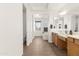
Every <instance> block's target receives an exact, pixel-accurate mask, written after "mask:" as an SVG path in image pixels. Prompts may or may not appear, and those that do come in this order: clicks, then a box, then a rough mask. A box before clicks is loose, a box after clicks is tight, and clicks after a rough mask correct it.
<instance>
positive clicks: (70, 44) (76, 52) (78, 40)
mask: <svg viewBox="0 0 79 59" xmlns="http://www.w3.org/2000/svg"><path fill="white" fill-rule="evenodd" d="M67 55H68V56H79V36H78V35H68V38H67Z"/></svg>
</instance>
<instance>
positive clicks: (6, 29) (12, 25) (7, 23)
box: [0, 4, 23, 55]
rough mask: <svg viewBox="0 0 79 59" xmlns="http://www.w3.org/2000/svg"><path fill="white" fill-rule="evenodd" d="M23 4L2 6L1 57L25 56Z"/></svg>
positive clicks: (0, 25)
mask: <svg viewBox="0 0 79 59" xmlns="http://www.w3.org/2000/svg"><path fill="white" fill-rule="evenodd" d="M22 16H23V15H22V4H0V55H22V54H23V17H22Z"/></svg>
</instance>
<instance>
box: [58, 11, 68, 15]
mask: <svg viewBox="0 0 79 59" xmlns="http://www.w3.org/2000/svg"><path fill="white" fill-rule="evenodd" d="M66 13H67V11H63V12H60V13H59V15H65V14H66Z"/></svg>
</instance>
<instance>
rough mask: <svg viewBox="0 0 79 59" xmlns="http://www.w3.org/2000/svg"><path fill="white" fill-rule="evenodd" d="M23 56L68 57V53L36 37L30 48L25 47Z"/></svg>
mask: <svg viewBox="0 0 79 59" xmlns="http://www.w3.org/2000/svg"><path fill="white" fill-rule="evenodd" d="M23 56H66V52H65V51H64V50H61V49H59V48H57V47H56V46H54V45H53V44H49V43H48V42H47V41H44V40H43V39H42V38H41V37H36V38H35V39H34V40H33V42H32V43H31V44H30V46H28V47H27V46H24V54H23Z"/></svg>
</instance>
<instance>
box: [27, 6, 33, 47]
mask: <svg viewBox="0 0 79 59" xmlns="http://www.w3.org/2000/svg"><path fill="white" fill-rule="evenodd" d="M26 8H27V10H26V27H27V29H26V33H27V34H26V35H27V38H26V41H27V46H29V45H30V43H31V42H32V40H33V33H32V31H33V30H32V29H33V25H32V12H31V9H30V6H29V5H27V7H26Z"/></svg>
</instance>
